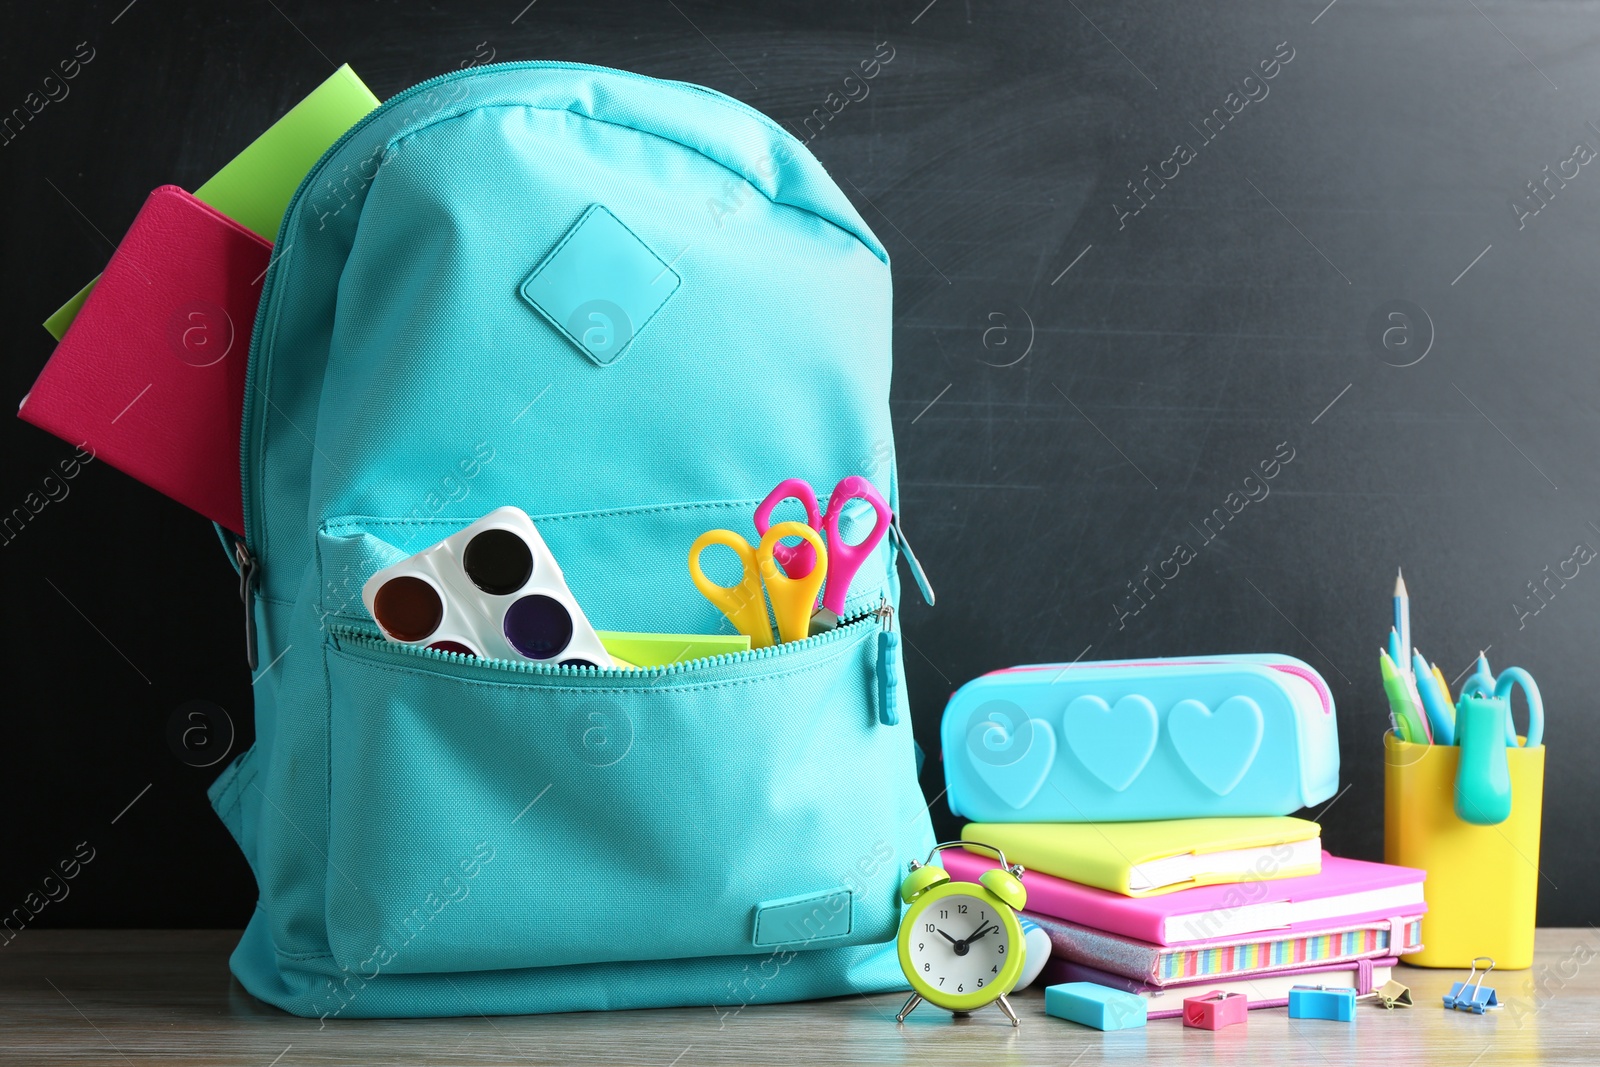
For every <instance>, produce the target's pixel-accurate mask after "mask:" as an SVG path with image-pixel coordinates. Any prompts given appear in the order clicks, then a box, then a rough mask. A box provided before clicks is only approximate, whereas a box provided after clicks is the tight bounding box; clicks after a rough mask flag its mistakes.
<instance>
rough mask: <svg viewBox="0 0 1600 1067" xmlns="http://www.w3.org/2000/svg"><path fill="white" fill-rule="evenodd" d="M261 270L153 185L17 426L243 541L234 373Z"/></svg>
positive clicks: (210, 214) (246, 346)
mask: <svg viewBox="0 0 1600 1067" xmlns="http://www.w3.org/2000/svg"><path fill="white" fill-rule="evenodd" d="M271 257H272V246H271V245H270V244H268V243H267V242H266V241H263V240H262V239H261V238H260V237H257V236H256V235H255V234H253V233H251V232H250V231H249V230H247V229H245V228H244V227H243V226H241V225H239V224H238V223H237V222H234V221H233V220H232V219H230V218H228V217H227V216H225V215H223V214H222V213H221V212H220V211H218V210H217V209H216V208H213V207H210V206H208V205H206V204H203V203H201V202H200V201H199V200H196V199H195V198H194V197H193V196H191V195H189V194H188V193H186V192H184V191H183V190H182V189H179V188H178V187H177V186H175V185H163V186H162V187H161V188H159V189H157V190H156V191H155V192H153V193H151V194H150V197H149V199H147V200H146V201H145V202H144V207H142V208H140V209H139V215H138V217H137V218H135V219H134V220H133V225H132V226H131V227H129V229H128V233H127V235H126V236H125V237H123V239H122V243H121V244H119V245H118V246H117V250H116V252H115V253H113V254H112V256H111V263H110V264H109V265H108V266H107V267H106V272H105V274H104V275H103V276H102V277H101V279H100V281H99V283H98V284H97V285H96V286H95V287H94V291H93V292H92V293H90V294H89V299H88V301H87V302H86V303H85V304H84V306H83V310H82V311H80V312H79V313H78V317H77V318H76V319H74V320H73V322H72V326H71V328H70V329H68V330H67V333H66V336H65V337H63V338H62V340H61V344H60V345H58V346H56V350H55V352H54V353H53V354H52V355H51V356H50V361H49V362H48V363H46V364H45V367H44V370H43V372H41V373H40V375H39V380H38V381H36V382H34V385H33V389H32V391H30V392H29V393H28V395H27V397H26V398H24V400H23V402H22V409H21V410H20V411H19V412H18V414H19V415H21V417H22V418H23V419H25V420H26V421H28V422H31V423H33V424H34V425H35V426H38V427H39V428H41V429H44V430H48V431H50V432H51V433H53V434H55V435H56V436H57V437H60V438H63V439H64V440H66V441H68V442H70V443H72V444H75V445H79V446H80V447H87V448H88V449H89V450H91V451H92V452H93V453H94V455H95V458H96V459H102V460H104V461H105V462H107V463H109V464H111V465H112V466H113V467H116V468H117V469H118V470H121V471H123V472H125V473H127V474H131V475H133V476H134V477H135V478H137V479H139V480H140V481H141V482H144V483H145V484H146V485H148V486H151V487H152V488H155V489H158V490H160V491H161V492H163V493H165V494H166V495H167V496H170V497H172V498H173V499H175V500H177V501H178V502H180V503H183V504H187V505H188V506H189V507H191V508H194V509H195V510H196V511H198V512H200V514H202V515H204V516H206V518H208V519H213V520H215V521H216V522H219V523H221V524H222V525H223V526H225V527H227V528H228V529H230V530H232V531H234V532H235V533H240V532H242V531H243V529H244V504H243V502H242V493H241V491H240V486H239V423H240V419H241V415H242V412H243V408H244V377H245V362H246V360H247V359H248V357H249V353H250V331H251V329H252V328H253V327H254V325H255V317H256V304H257V303H258V302H259V301H260V299H261V278H262V275H264V274H265V273H266V271H267V262H268V260H269V259H270V258H271Z"/></svg>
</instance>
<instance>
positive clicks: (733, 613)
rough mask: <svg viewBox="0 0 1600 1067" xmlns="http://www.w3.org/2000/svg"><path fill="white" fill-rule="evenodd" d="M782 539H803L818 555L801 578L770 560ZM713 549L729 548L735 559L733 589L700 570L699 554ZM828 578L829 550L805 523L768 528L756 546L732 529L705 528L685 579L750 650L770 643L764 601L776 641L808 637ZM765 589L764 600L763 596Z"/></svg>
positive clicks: (770, 631) (697, 543) (690, 558)
mask: <svg viewBox="0 0 1600 1067" xmlns="http://www.w3.org/2000/svg"><path fill="white" fill-rule="evenodd" d="M785 537H800V538H804V539H805V540H806V541H807V542H808V543H809V544H810V545H811V547H812V548H814V549H815V550H816V553H817V565H816V566H815V567H813V568H811V570H810V571H809V572H808V573H806V574H805V575H804V576H803V577H800V578H790V577H789V576H788V575H787V574H784V573H783V569H782V568H781V567H779V566H778V563H777V561H776V560H774V559H773V556H772V550H773V548H775V547H776V546H777V544H778V542H779V541H782V540H783V539H784V538H785ZM712 545H723V546H725V547H727V548H731V549H733V551H734V553H735V554H736V555H737V556H738V557H739V566H740V573H739V580H738V582H736V583H735V584H733V585H718V584H717V583H716V582H713V581H712V580H711V579H710V578H707V577H706V574H705V571H703V570H701V569H700V554H701V553H702V552H704V551H705V550H706V549H708V548H710V547H711V546H712ZM827 576H828V550H827V547H826V546H825V545H824V544H823V542H822V535H821V534H819V533H817V531H816V530H814V529H812V528H811V527H810V526H807V525H806V524H805V523H803V522H780V523H778V524H777V525H776V526H773V527H772V528H771V529H769V530H768V531H767V532H766V534H764V535H763V536H762V538H761V543H760V544H759V545H757V546H756V547H755V548H751V547H750V542H748V541H746V540H745V539H744V538H743V537H740V536H739V535H738V534H736V533H734V532H733V531H732V530H707V531H706V532H705V533H703V534H701V535H700V536H699V537H698V538H696V539H695V542H694V545H693V546H692V547H691V548H690V549H689V577H690V578H692V579H694V584H695V588H696V589H699V590H700V593H701V595H702V596H704V597H705V598H706V599H707V600H709V601H711V603H712V605H713V606H715V607H716V609H717V610H718V611H720V612H722V613H723V614H724V615H726V616H727V617H728V621H729V622H731V623H733V626H734V629H736V630H738V631H739V632H740V633H742V634H748V635H749V636H750V647H751V648H766V647H767V646H768V645H770V644H772V643H773V639H772V624H771V623H770V622H768V621H767V599H769V598H770V599H771V601H772V614H773V616H774V617H776V618H777V620H778V640H779V641H798V640H800V639H801V638H802V637H806V636H809V635H810V633H811V609H812V606H813V605H815V604H816V602H817V590H819V589H821V588H822V582H823V579H824V578H826V577H827ZM763 583H765V585H766V597H763V596H762V595H761V587H762V584H763Z"/></svg>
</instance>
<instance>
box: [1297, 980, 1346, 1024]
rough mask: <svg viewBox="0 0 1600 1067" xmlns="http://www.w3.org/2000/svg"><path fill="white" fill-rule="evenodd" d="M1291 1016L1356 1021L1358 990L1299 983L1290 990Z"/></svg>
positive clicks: (1344, 1021) (1334, 1020)
mask: <svg viewBox="0 0 1600 1067" xmlns="http://www.w3.org/2000/svg"><path fill="white" fill-rule="evenodd" d="M1289 1018H1291V1019H1330V1020H1332V1021H1333V1022H1339V1023H1353V1022H1355V1021H1356V991H1355V990H1354V989H1329V988H1327V987H1326V986H1320V985H1297V986H1295V987H1293V988H1292V989H1290V990H1289Z"/></svg>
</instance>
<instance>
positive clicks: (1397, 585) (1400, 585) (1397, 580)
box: [1394, 567, 1407, 596]
mask: <svg viewBox="0 0 1600 1067" xmlns="http://www.w3.org/2000/svg"><path fill="white" fill-rule="evenodd" d="M1394 595H1395V596H1405V595H1407V594H1406V576H1405V573H1404V572H1403V571H1401V570H1400V569H1399V568H1398V567H1396V568H1395V572H1394Z"/></svg>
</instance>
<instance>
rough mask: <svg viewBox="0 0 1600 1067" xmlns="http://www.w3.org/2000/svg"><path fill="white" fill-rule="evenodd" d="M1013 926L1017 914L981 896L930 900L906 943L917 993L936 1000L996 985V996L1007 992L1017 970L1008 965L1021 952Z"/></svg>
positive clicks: (937, 1001)
mask: <svg viewBox="0 0 1600 1067" xmlns="http://www.w3.org/2000/svg"><path fill="white" fill-rule="evenodd" d="M1007 919H1010V920H1011V921H1010V922H1009V923H1008V922H1007V921H1006V920H1007ZM1013 925H1015V919H1014V918H1012V917H1011V916H1009V915H1002V914H1001V911H1000V909H999V908H997V907H995V905H994V902H993V901H989V900H984V899H982V898H980V897H975V896H967V895H964V894H950V895H948V896H941V897H939V898H938V899H936V900H933V901H930V902H929V903H928V905H927V907H925V908H923V909H922V910H921V911H920V912H919V913H918V914H917V915H916V916H915V918H914V919H913V920H912V927H911V929H910V931H909V932H910V935H911V936H910V940H909V941H908V942H907V944H906V953H905V955H906V960H907V962H908V963H909V964H910V968H911V977H912V980H913V982H914V983H915V984H916V985H917V986H919V987H920V988H919V989H918V992H920V993H922V994H923V996H924V997H926V998H927V999H928V1000H931V1001H933V1002H934V1003H935V1004H939V1003H940V1002H941V1001H949V1000H952V999H965V998H968V997H972V996H973V995H974V994H977V995H979V996H980V997H981V996H982V994H984V993H985V992H986V991H989V990H990V989H991V987H995V986H997V985H998V988H996V989H994V990H993V992H994V995H995V996H999V995H1000V994H1001V993H1005V992H1006V991H1007V990H1008V989H1009V983H1010V982H1011V981H1014V980H1015V977H1016V970H1017V968H1016V967H1010V968H1008V967H1007V966H1006V965H1007V963H1009V962H1010V961H1011V960H1012V958H1013V957H1014V956H1015V955H1017V954H1018V953H1020V951H1021V946H1020V945H1018V944H1015V943H1013V942H1012V940H1011V934H1010V932H1009V931H1010V929H1011V927H1012V926H1013Z"/></svg>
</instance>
